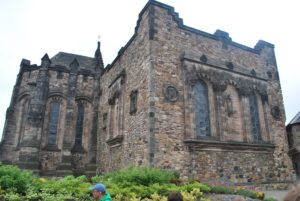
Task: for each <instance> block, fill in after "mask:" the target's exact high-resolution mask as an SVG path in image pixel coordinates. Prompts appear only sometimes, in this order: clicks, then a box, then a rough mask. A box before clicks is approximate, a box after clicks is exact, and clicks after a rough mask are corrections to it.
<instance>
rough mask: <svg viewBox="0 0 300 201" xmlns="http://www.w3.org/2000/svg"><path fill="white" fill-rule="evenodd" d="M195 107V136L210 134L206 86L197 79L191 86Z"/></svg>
mask: <svg viewBox="0 0 300 201" xmlns="http://www.w3.org/2000/svg"><path fill="white" fill-rule="evenodd" d="M193 94H194V107H195V136H196V137H197V138H198V137H207V136H210V135H211V129H210V117H209V102H208V88H207V85H206V83H205V82H204V81H202V80H199V81H197V83H196V84H195V86H194V87H193Z"/></svg>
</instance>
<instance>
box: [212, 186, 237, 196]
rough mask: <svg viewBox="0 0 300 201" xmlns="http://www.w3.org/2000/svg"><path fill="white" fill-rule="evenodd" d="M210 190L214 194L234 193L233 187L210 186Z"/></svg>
mask: <svg viewBox="0 0 300 201" xmlns="http://www.w3.org/2000/svg"><path fill="white" fill-rule="evenodd" d="M210 192H211V193H216V194H234V189H233V188H230V187H223V186H212V187H211V191H210Z"/></svg>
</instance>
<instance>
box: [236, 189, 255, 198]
mask: <svg viewBox="0 0 300 201" xmlns="http://www.w3.org/2000/svg"><path fill="white" fill-rule="evenodd" d="M236 194H238V195H243V196H246V197H250V198H254V199H255V198H257V196H256V193H255V192H254V191H250V190H246V189H239V190H237V192H236Z"/></svg>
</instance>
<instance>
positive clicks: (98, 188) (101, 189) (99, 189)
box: [90, 183, 111, 201]
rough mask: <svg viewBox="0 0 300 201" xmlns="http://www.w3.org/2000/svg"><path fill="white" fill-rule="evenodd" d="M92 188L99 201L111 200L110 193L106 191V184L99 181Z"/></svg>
mask: <svg viewBox="0 0 300 201" xmlns="http://www.w3.org/2000/svg"><path fill="white" fill-rule="evenodd" d="M90 190H92V191H93V197H94V199H95V200H97V201H111V197H110V194H109V193H106V187H105V185H104V184H101V183H98V184H96V185H95V186H92V187H91V188H90Z"/></svg>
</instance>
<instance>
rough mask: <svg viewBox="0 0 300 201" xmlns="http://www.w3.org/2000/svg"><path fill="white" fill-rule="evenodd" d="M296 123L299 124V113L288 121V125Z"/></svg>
mask: <svg viewBox="0 0 300 201" xmlns="http://www.w3.org/2000/svg"><path fill="white" fill-rule="evenodd" d="M298 123H300V112H298V114H296V116H295V117H294V118H293V119H292V120H291V121H290V123H289V124H288V125H292V124H298Z"/></svg>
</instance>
